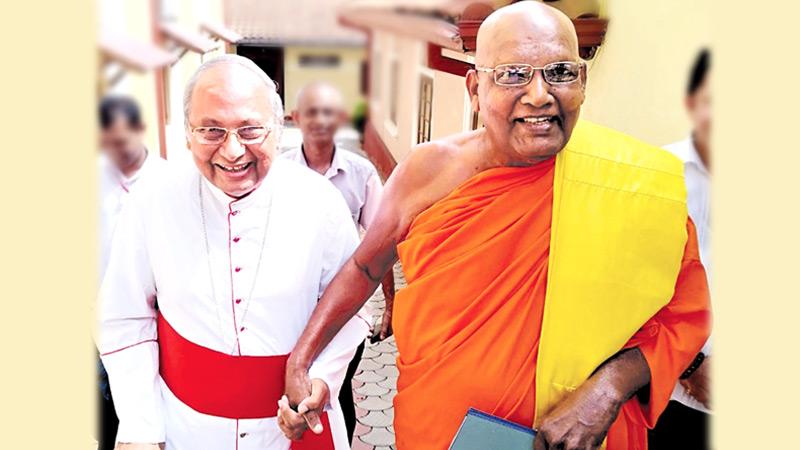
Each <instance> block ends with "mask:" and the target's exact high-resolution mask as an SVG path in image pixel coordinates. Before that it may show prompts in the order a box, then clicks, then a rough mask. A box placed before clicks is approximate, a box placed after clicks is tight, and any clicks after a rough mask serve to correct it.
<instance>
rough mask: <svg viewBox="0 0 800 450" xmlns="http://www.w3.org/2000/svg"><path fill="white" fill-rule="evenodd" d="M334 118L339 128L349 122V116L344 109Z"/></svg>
mask: <svg viewBox="0 0 800 450" xmlns="http://www.w3.org/2000/svg"><path fill="white" fill-rule="evenodd" d="M336 116H337V118H338V123H339V125H340V126H341V125H345V124H346V123H348V122H350V114H347V111H345V110H344V108H341V109H340V110H339V113H338V114H337V115H336Z"/></svg>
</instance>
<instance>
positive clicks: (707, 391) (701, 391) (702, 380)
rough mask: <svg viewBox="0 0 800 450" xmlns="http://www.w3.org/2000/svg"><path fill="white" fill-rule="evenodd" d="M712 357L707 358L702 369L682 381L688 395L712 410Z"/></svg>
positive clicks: (701, 365) (701, 366)
mask: <svg viewBox="0 0 800 450" xmlns="http://www.w3.org/2000/svg"><path fill="white" fill-rule="evenodd" d="M710 359H711V357H710V356H706V358H705V359H704V360H703V363H702V364H700V367H698V368H697V370H695V371H694V373H692V374H691V375H690V376H689V378H687V379H685V380H680V383H681V385H682V386H683V387H684V388H685V389H686V393H687V394H689V395H690V396H692V397H693V398H695V399H696V400H697V401H698V402H700V403H702V404H703V406H705V407H706V408H711V364H710V361H709V360H710Z"/></svg>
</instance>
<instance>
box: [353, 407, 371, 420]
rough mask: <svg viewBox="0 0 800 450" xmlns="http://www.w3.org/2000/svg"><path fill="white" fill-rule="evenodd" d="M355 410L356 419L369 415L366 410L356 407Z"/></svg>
mask: <svg viewBox="0 0 800 450" xmlns="http://www.w3.org/2000/svg"><path fill="white" fill-rule="evenodd" d="M355 409H356V417H357V418H358V417H364V416H366V415H367V414H368V413H369V411H367V410H366V409H361V408H359V407H358V406H356V408H355Z"/></svg>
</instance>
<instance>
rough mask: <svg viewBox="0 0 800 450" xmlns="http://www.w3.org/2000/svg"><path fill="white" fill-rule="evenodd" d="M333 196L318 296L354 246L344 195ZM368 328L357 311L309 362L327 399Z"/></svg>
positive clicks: (335, 390)
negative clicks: (322, 383)
mask: <svg viewBox="0 0 800 450" xmlns="http://www.w3.org/2000/svg"><path fill="white" fill-rule="evenodd" d="M336 194H337V196H336V198H335V199H334V200H335V201H332V202H331V203H332V207H331V208H330V209H331V211H330V214H329V218H330V220H329V221H328V225H327V231H328V232H327V233H326V234H327V235H328V238H327V240H326V241H325V242H324V245H325V250H324V255H323V263H322V264H323V267H322V274H321V277H320V284H319V293H318V297H321V296H322V293H323V292H324V291H325V288H327V287H328V284H330V282H331V280H333V277H334V276H335V275H336V273H338V272H339V269H340V268H341V267H342V266H343V265H344V263H345V262H346V261H347V260H348V259H350V256H352V254H353V252H354V251H355V249H356V247H358V243H359V241H358V233H357V231H356V227H355V226H354V224H353V219H352V217H350V212H349V210H348V209H347V204H345V202H344V199H343V198H342V197H341V196H340V195H338V192H337V193H336ZM368 331H369V326H368V324H367V322H366V321H365V320H364V318H363V317H362V316H361V315H359V314H357V315H355V316H353V317H352V318H351V319H350V320H349V321H347V323H346V324H345V325H344V326H343V327H342V329H341V330H340V331H339V333H338V334H336V336H334V338H333V340H331V342H330V343H329V344H328V346H327V347H325V348H324V349H323V350H322V352H321V353H320V354H319V356H318V357H317V359H316V360H314V362H313V363H312V364H311V367H310V368H309V370H308V375H309V377H311V378H319V379H321V380H323V381H325V383H327V385H328V389H329V390H330V401H331V402H336V401H338V400H337V399H338V398H339V390H340V389H341V387H342V382H343V381H344V375H345V373H346V372H347V366H348V365H349V364H350V361H351V360H352V359H353V355H355V352H356V348H357V347H358V346H359V345H360V344H361V343H362V342H364V339H366V337H367V333H368Z"/></svg>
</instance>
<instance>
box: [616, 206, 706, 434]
mask: <svg viewBox="0 0 800 450" xmlns="http://www.w3.org/2000/svg"><path fill="white" fill-rule="evenodd" d="M686 229H687V231H688V239H687V241H686V247H685V249H684V253H683V261H682V262H681V270H680V273H679V274H678V279H677V281H676V283H675V292H674V294H673V296H672V300H670V302H669V303H668V304H667V305H666V306H664V307H663V308H662V309H661V310H660V311H659V312H658V313H657V314H656V315H655V316H653V317H652V318H651V319H650V320H648V321H647V323H645V324H644V326H643V327H642V328H641V329H640V330H639V331H638V332H637V333H636V334H635V335H634V336H633V337H632V338H631V339H630V341H628V343H627V345H626V346H625V347H626V348H631V347H638V348H639V350H641V352H642V354H643V355H644V357H645V359H646V360H647V364H648V365H649V366H650V374H651V380H650V386H649V399H648V400H647V402H646V403H638V402H637V401H636V400H635V399H632V401H629V402H628V403H627V404H626V405H625V409H627V411H625V413H626V414H628V415H629V417H630V416H632V418H633V419H634V420H636V421H637V422H643V423H644V424H645V425H647V426H648V427H649V428H652V427H654V426H655V424H656V421H657V420H658V417H659V416H660V415H661V413H662V412H663V411H664V408H666V406H667V403H668V402H669V399H670V396H671V394H672V390H673V388H674V387H675V383H676V382H677V380H678V377H680V375H681V373H683V371H684V370H686V368H687V367H688V366H689V364H691V362H692V360H693V359H694V358H695V356H696V355H697V353H698V352H699V351H700V349H701V347H702V346H703V344H704V343H705V341H706V339H707V338H708V336H709V333H710V332H711V310H710V300H709V293H708V283H707V282H706V273H705V269H704V268H703V265H702V264H701V263H700V252H699V250H698V245H697V232H696V231H695V228H694V223H692V221H691V219H689V220H688V222H687V224H686ZM637 403H638V405H637ZM634 407H635V408H634ZM632 408H634V409H635V410H632ZM636 410H638V411H636ZM637 416H638V417H637Z"/></svg>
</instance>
